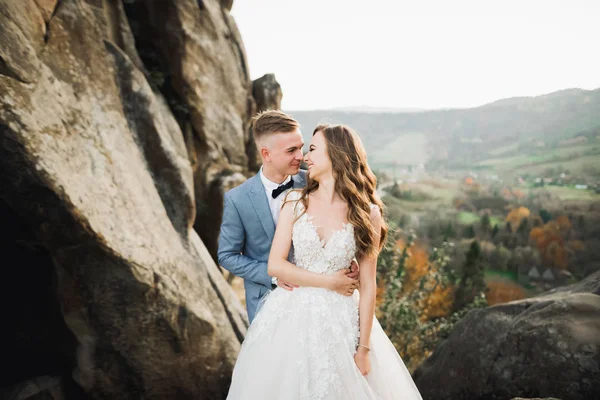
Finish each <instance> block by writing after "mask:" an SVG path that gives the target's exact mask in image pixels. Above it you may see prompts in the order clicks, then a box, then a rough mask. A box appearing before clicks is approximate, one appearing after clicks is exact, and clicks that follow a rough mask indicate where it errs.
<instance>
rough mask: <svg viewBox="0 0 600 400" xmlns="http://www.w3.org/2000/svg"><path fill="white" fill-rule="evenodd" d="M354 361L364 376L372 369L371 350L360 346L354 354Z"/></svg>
mask: <svg viewBox="0 0 600 400" xmlns="http://www.w3.org/2000/svg"><path fill="white" fill-rule="evenodd" d="M354 362H355V363H356V366H357V367H358V370H359V371H360V373H361V374H363V376H365V375H367V374H368V373H369V372H370V371H371V359H370V358H369V351H368V350H367V349H365V348H363V347H359V348H358V350H357V351H356V354H355V355H354Z"/></svg>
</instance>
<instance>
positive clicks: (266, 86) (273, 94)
mask: <svg viewBox="0 0 600 400" xmlns="http://www.w3.org/2000/svg"><path fill="white" fill-rule="evenodd" d="M252 96H253V98H254V100H255V102H256V112H261V111H266V110H279V109H280V108H281V98H282V97H283V93H282V91H281V86H279V83H278V82H277V80H276V79H275V75H273V74H266V75H263V76H262V77H260V78H258V79H256V80H255V81H254V82H252ZM246 149H247V155H248V166H249V168H250V169H251V170H254V171H255V170H258V169H259V168H260V165H261V163H262V159H261V157H260V154H259V153H258V149H257V148H256V145H255V144H254V140H253V138H252V129H251V130H250V137H249V138H248V142H247V143H246Z"/></svg>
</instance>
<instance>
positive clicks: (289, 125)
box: [252, 110, 300, 147]
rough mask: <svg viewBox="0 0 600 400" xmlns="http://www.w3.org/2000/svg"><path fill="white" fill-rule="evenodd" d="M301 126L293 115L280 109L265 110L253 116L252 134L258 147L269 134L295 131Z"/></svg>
mask: <svg viewBox="0 0 600 400" xmlns="http://www.w3.org/2000/svg"><path fill="white" fill-rule="evenodd" d="M299 127H300V124H299V123H298V121H296V120H295V119H294V118H293V117H292V116H291V115H289V114H286V113H284V112H282V111H279V110H267V111H263V112H260V113H258V114H256V115H255V116H254V118H252V136H253V137H254V142H255V143H256V146H257V147H260V146H261V145H260V143H261V142H262V141H263V139H264V138H266V137H267V136H270V135H273V134H275V133H288V132H293V131H295V130H296V129H298V128H299Z"/></svg>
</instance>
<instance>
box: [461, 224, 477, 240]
mask: <svg viewBox="0 0 600 400" xmlns="http://www.w3.org/2000/svg"><path fill="white" fill-rule="evenodd" d="M463 236H464V237H465V238H467V239H473V238H474V237H475V228H474V227H473V225H469V226H467V227H466V228H465V230H464V233H463Z"/></svg>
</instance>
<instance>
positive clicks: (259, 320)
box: [227, 288, 421, 400]
mask: <svg viewBox="0 0 600 400" xmlns="http://www.w3.org/2000/svg"><path fill="white" fill-rule="evenodd" d="M357 343H358V293H355V294H354V296H352V297H345V296H341V295H339V294H337V293H335V292H332V291H329V290H325V289H318V288H297V289H295V290H294V291H292V292H289V291H286V290H283V289H280V288H277V289H275V290H274V291H273V292H271V293H270V294H269V295H268V297H267V298H266V300H265V301H264V303H263V304H262V306H261V309H260V311H259V313H258V315H257V316H256V318H255V320H254V321H253V323H252V325H251V326H250V328H249V330H248V334H247V336H246V339H245V341H244V343H243V344H242V348H241V350H240V354H239V357H238V360H237V362H236V365H235V368H234V371H233V377H232V382H231V387H230V390H229V395H228V397H227V398H228V399H230V400H236V399H246V400H254V399H256V400H263V399H264V400H287V399H290V400H295V399H298V400H391V399H402V400H413V399H414V400H421V395H420V394H419V391H418V389H417V387H416V386H415V384H414V382H413V380H412V378H411V376H410V373H409V372H408V370H407V369H406V367H405V365H404V363H403V362H402V359H401V358H400V356H399V355H398V353H397V352H396V349H395V348H394V346H393V345H392V343H391V342H390V340H389V339H388V337H387V336H386V334H385V333H384V331H383V329H382V328H381V326H380V324H379V322H378V321H377V319H375V318H374V322H373V329H372V332H371V343H370V348H371V351H370V361H371V370H370V372H369V373H368V374H367V375H366V376H363V375H362V374H361V373H360V371H359V370H358V368H357V366H356V364H355V362H354V354H355V349H356V344H357Z"/></svg>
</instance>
